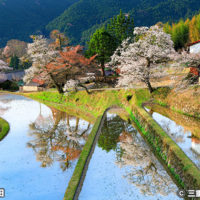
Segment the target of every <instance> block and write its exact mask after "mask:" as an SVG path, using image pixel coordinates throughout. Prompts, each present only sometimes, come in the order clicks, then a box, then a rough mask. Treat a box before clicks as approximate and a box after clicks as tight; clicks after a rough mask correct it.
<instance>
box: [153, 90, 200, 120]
mask: <svg viewBox="0 0 200 200" xmlns="http://www.w3.org/2000/svg"><path fill="white" fill-rule="evenodd" d="M154 99H155V102H156V103H158V104H160V105H161V106H166V107H168V108H170V109H171V110H173V111H175V112H178V113H180V114H184V115H187V116H190V117H195V118H200V87H199V86H193V87H190V88H187V89H185V90H180V91H176V90H175V89H174V90H170V89H169V88H167V87H166V88H159V89H157V90H156V91H155V92H154Z"/></svg>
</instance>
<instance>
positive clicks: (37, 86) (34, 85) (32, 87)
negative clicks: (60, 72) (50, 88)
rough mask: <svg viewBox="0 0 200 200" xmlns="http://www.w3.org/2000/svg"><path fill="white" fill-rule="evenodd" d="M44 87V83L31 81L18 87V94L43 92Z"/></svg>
mask: <svg viewBox="0 0 200 200" xmlns="http://www.w3.org/2000/svg"><path fill="white" fill-rule="evenodd" d="M44 87H45V84H44V81H41V80H38V79H36V78H34V79H32V81H31V82H29V83H28V84H26V85H24V86H21V87H20V92H38V91H43V90H44Z"/></svg>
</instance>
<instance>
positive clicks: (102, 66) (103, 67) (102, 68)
mask: <svg viewBox="0 0 200 200" xmlns="http://www.w3.org/2000/svg"><path fill="white" fill-rule="evenodd" d="M101 70H102V74H103V77H104V79H105V77H106V74H105V66H104V62H103V61H102V62H101Z"/></svg>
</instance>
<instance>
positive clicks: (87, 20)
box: [47, 0, 200, 43]
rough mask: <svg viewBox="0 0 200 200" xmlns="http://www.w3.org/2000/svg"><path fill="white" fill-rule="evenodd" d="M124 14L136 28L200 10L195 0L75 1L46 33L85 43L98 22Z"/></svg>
mask: <svg viewBox="0 0 200 200" xmlns="http://www.w3.org/2000/svg"><path fill="white" fill-rule="evenodd" d="M120 9H122V11H123V12H124V13H129V14H131V15H133V16H134V19H135V25H136V26H143V25H145V26H149V25H153V24H155V23H157V22H158V21H162V22H167V21H170V22H172V21H174V22H176V21H177V20H179V19H180V18H184V19H185V18H187V17H191V16H192V15H194V14H196V13H197V12H198V11H199V9H200V1H199V0H176V1H174V0H167V1H166V0H130V1H123V0H79V1H78V2H77V3H75V4H73V5H72V6H70V7H69V8H68V9H66V10H65V12H64V13H63V14H62V15H60V16H59V17H57V18H56V19H54V20H53V21H52V22H50V23H49V24H48V25H47V30H49V31H50V30H53V29H59V30H60V31H62V32H65V33H66V34H67V35H68V37H69V38H70V39H71V42H72V43H80V41H81V42H82V43H85V41H86V40H88V39H89V36H90V34H91V33H93V32H94V31H95V30H96V28H98V27H99V25H100V24H101V23H104V22H105V21H106V20H108V19H109V18H111V17H112V16H113V15H117V14H118V13H119V11H120Z"/></svg>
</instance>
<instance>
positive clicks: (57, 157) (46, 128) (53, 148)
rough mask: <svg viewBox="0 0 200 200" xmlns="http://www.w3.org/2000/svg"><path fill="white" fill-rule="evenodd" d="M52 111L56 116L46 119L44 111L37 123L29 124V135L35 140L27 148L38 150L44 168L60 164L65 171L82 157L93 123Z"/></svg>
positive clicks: (37, 154)
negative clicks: (57, 162)
mask: <svg viewBox="0 0 200 200" xmlns="http://www.w3.org/2000/svg"><path fill="white" fill-rule="evenodd" d="M51 110H52V116H48V117H44V116H43V115H42V113H41V112H40V114H39V116H38V117H37V119H36V120H35V122H33V123H31V124H30V125H29V128H30V130H29V135H30V136H31V137H33V138H34V139H33V140H31V141H29V142H28V143H27V146H28V147H30V148H32V149H33V150H34V152H35V155H36V158H37V160H38V161H40V162H41V166H42V167H48V166H51V165H52V164H53V162H54V161H59V163H60V167H61V169H62V170H63V171H65V170H66V169H67V168H69V167H70V165H71V163H70V161H73V160H75V159H77V158H78V157H79V155H80V153H81V150H82V148H83V146H84V144H85V141H86V140H87V137H88V134H89V133H90V130H91V129H90V123H86V122H84V121H83V120H80V119H79V118H76V117H73V116H69V115H68V114H67V113H65V112H61V111H59V110H56V109H54V108H51ZM70 121H71V125H70ZM74 122H75V123H74ZM83 123H84V124H85V125H84V126H83ZM73 124H75V125H73ZM79 126H80V127H79Z"/></svg>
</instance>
